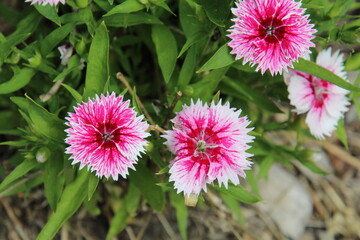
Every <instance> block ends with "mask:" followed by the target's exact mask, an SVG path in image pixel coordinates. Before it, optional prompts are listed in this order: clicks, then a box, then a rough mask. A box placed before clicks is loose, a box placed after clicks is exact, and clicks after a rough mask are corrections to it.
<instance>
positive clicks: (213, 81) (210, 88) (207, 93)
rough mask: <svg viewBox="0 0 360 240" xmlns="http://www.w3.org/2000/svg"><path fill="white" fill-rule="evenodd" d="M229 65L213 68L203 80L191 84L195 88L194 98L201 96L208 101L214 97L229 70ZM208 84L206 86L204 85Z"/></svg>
mask: <svg viewBox="0 0 360 240" xmlns="http://www.w3.org/2000/svg"><path fill="white" fill-rule="evenodd" d="M228 69H229V67H223V68H219V69H215V70H212V71H211V72H210V73H209V74H207V75H206V76H205V77H204V78H203V79H202V80H200V81H199V82H196V83H194V84H192V85H191V87H192V88H193V89H194V94H193V95H192V98H193V99H197V98H201V99H202V100H204V101H208V100H210V99H211V98H212V96H213V93H214V91H215V90H216V88H217V86H218V85H219V83H220V82H221V80H222V79H223V76H224V75H225V73H226V72H227V70H228ZM204 86H206V87H204Z"/></svg>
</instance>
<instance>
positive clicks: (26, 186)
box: [0, 175, 44, 198]
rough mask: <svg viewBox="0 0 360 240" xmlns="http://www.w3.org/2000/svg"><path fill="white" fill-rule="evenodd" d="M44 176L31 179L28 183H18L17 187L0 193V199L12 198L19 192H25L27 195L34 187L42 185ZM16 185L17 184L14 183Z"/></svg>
mask: <svg viewBox="0 0 360 240" xmlns="http://www.w3.org/2000/svg"><path fill="white" fill-rule="evenodd" d="M43 179H44V176H43V175H39V176H37V177H35V178H33V179H30V180H29V181H23V182H21V183H20V181H19V183H20V184H19V185H16V186H15V187H14V188H11V189H10V188H8V189H6V190H5V191H3V192H0V198H2V197H8V196H12V195H15V194H18V193H20V192H25V193H28V192H29V191H30V190H31V189H33V188H34V187H37V186H38V185H40V184H42V183H43V182H44V180H43ZM16 183H18V182H16Z"/></svg>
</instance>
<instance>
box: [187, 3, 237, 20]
mask: <svg viewBox="0 0 360 240" xmlns="http://www.w3.org/2000/svg"><path fill="white" fill-rule="evenodd" d="M194 1H195V2H196V3H197V4H199V5H201V6H202V7H203V8H204V10H205V12H206V15H207V16H208V18H209V19H210V21H211V22H213V23H215V24H216V25H218V26H220V27H225V22H226V21H227V18H228V16H229V14H230V5H229V1H228V0H211V1H208V0H194Z"/></svg>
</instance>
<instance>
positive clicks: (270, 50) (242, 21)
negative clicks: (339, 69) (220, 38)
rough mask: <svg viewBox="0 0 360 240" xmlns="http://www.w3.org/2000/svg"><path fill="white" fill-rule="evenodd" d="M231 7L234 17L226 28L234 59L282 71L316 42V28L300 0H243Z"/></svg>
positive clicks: (262, 67)
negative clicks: (231, 23) (228, 28)
mask: <svg viewBox="0 0 360 240" xmlns="http://www.w3.org/2000/svg"><path fill="white" fill-rule="evenodd" d="M235 4H236V8H232V12H233V14H234V15H235V16H236V18H234V19H232V21H233V22H234V23H235V24H234V25H233V26H232V27H231V28H232V29H230V30H229V32H230V34H229V35H228V36H229V37H230V38H231V41H230V42H229V43H228V45H229V46H230V47H231V48H232V51H231V53H232V54H236V57H235V58H236V60H238V59H241V58H243V64H245V63H247V62H250V65H251V66H253V65H255V64H258V66H257V68H256V71H258V70H260V69H261V73H262V74H264V73H265V71H266V70H267V69H269V70H270V73H271V75H274V74H277V73H280V74H281V73H282V70H283V69H284V70H285V71H286V70H287V67H292V62H293V61H297V60H298V58H299V57H303V56H304V54H306V52H309V48H310V47H314V46H315V45H314V44H313V43H312V42H311V40H312V39H313V38H314V36H313V34H314V33H315V32H316V30H315V29H313V26H314V25H313V24H309V22H310V20H308V15H304V12H305V9H302V8H300V4H301V2H295V1H294V0H242V1H239V2H236V3H235Z"/></svg>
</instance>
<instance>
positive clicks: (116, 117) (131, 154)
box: [65, 93, 149, 180]
mask: <svg viewBox="0 0 360 240" xmlns="http://www.w3.org/2000/svg"><path fill="white" fill-rule="evenodd" d="M129 103H130V102H129V101H123V96H118V97H116V95H115V93H112V94H111V95H109V94H108V95H107V96H104V95H101V96H100V97H99V96H96V98H95V99H94V100H89V101H88V102H86V103H81V104H79V105H78V106H77V107H75V108H74V109H75V113H69V116H70V117H68V118H66V119H67V120H68V122H67V123H66V125H68V126H69V127H70V128H68V129H66V132H67V133H68V137H67V138H66V140H65V141H66V143H68V144H70V146H69V147H68V148H67V149H66V153H68V154H72V155H71V159H73V162H72V164H76V163H78V162H80V169H81V168H83V167H84V166H87V167H88V169H89V170H91V171H96V176H99V177H102V176H105V177H106V178H109V177H110V175H111V176H112V178H113V179H114V180H117V179H118V175H119V174H120V175H121V176H122V177H123V178H126V175H127V174H128V168H132V169H134V166H133V165H134V163H136V161H137V159H138V157H139V156H140V153H141V152H144V150H145V149H144V146H145V145H146V143H147V141H146V140H145V139H144V138H146V137H147V136H149V133H147V132H145V130H146V129H147V128H148V127H149V125H148V124H147V123H146V122H142V120H143V116H139V117H136V112H135V111H134V109H132V108H129Z"/></svg>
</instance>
